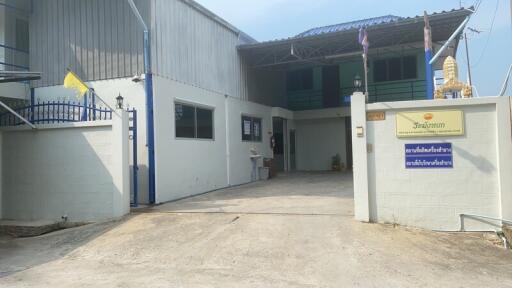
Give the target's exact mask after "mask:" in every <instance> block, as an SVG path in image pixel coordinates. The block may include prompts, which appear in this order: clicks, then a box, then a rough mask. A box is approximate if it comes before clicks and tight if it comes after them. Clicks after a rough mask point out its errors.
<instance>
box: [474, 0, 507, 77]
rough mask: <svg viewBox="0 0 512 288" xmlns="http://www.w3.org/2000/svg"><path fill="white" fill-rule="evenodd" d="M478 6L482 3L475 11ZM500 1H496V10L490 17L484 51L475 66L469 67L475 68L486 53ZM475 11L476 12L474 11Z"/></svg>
mask: <svg viewBox="0 0 512 288" xmlns="http://www.w3.org/2000/svg"><path fill="white" fill-rule="evenodd" d="M480 4H482V1H481V0H480V1H479V3H478V4H477V5H478V6H477V9H478V7H480ZM499 4H500V1H499V0H496V8H495V9H494V15H493V17H492V21H491V28H490V29H489V34H488V35H487V40H486V41H485V45H484V49H483V50H482V53H481V54H480V57H478V60H477V61H476V62H475V65H471V67H476V66H478V64H480V61H481V60H482V59H483V57H484V55H485V52H486V51H487V47H488V46H489V42H490V40H491V35H492V31H493V29H494V23H495V21H496V15H497V14H498V8H499V7H500V5H499ZM475 11H476V10H475Z"/></svg>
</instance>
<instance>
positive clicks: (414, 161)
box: [405, 143, 453, 169]
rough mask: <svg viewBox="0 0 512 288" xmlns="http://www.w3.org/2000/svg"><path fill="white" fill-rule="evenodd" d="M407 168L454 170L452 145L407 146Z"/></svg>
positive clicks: (424, 144)
mask: <svg viewBox="0 0 512 288" xmlns="http://www.w3.org/2000/svg"><path fill="white" fill-rule="evenodd" d="M405 168H407V169H434V168H453V153H452V144H451V143H422V144H405Z"/></svg>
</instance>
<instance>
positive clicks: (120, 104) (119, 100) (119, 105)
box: [116, 93, 124, 109]
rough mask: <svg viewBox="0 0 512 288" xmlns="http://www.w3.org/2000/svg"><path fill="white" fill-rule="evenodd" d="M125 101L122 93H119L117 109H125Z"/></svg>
mask: <svg viewBox="0 0 512 288" xmlns="http://www.w3.org/2000/svg"><path fill="white" fill-rule="evenodd" d="M123 100H124V98H123V96H121V93H119V96H117V97H116V101H117V109H123Z"/></svg>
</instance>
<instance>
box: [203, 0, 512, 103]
mask: <svg viewBox="0 0 512 288" xmlns="http://www.w3.org/2000/svg"><path fill="white" fill-rule="evenodd" d="M196 1H197V2H199V3H200V4H201V5H203V6H205V7H206V8H208V9H209V10H211V11H212V12H214V13H215V14H217V15H219V16H220V17H222V18H224V19H225V20H227V21H228V22H230V23H231V24H233V25H234V26H236V27H237V28H239V29H240V30H242V31H244V32H245V33H247V34H249V35H250V36H252V37H253V38H255V39H256V40H258V41H266V40H274V39H281V38H288V37H291V36H294V35H297V34H299V33H301V32H303V31H306V30H308V29H310V28H314V27H319V26H326V25H332V24H337V23H343V22H348V21H353V20H360V19H365V18H370V17H377V16H383V15H390V14H391V15H396V16H403V17H410V16H416V15H422V14H423V11H424V10H426V11H427V12H429V13H432V12H441V11H443V10H451V9H454V8H459V7H460V5H461V4H462V6H463V7H469V6H472V5H473V4H475V2H477V0H462V1H459V0H430V1H423V0H421V1H420V0H386V1H383V0H358V1H348V0H196ZM510 11H511V9H510V1H509V0H482V3H481V5H480V7H479V9H478V11H477V13H476V14H475V15H473V17H472V18H471V21H470V22H469V24H468V27H470V28H473V29H476V30H479V31H482V32H481V33H474V32H468V41H469V44H468V47H469V51H470V53H469V56H470V61H471V65H470V66H471V73H472V78H473V84H474V86H475V88H476V90H477V93H478V94H479V95H480V96H492V95H497V94H498V93H499V91H500V90H501V86H502V84H503V82H504V80H505V76H506V73H507V70H508V68H509V66H510V65H511V64H512V23H511V15H510V14H511V12H510ZM494 15H495V16H494ZM493 19H494V23H493ZM370 42H371V39H370ZM457 59H458V60H457V62H458V64H459V78H461V80H464V81H466V80H467V66H468V65H467V63H466V54H465V46H464V43H463V41H461V45H460V46H459V51H458V54H457ZM510 82H512V79H511V81H510ZM507 95H512V83H509V85H508V90H507Z"/></svg>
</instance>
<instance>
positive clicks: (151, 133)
mask: <svg viewBox="0 0 512 288" xmlns="http://www.w3.org/2000/svg"><path fill="white" fill-rule="evenodd" d="M145 90H146V91H145V92H146V108H147V111H146V114H147V121H146V122H147V144H148V174H149V175H148V176H149V179H148V182H149V203H150V204H155V203H156V187H155V120H154V113H153V111H154V110H153V75H152V74H151V73H147V74H146V85H145Z"/></svg>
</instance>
